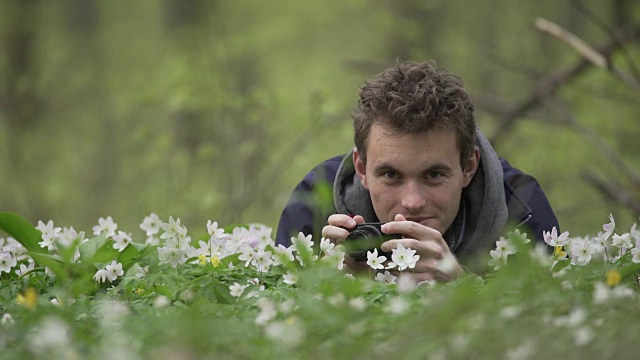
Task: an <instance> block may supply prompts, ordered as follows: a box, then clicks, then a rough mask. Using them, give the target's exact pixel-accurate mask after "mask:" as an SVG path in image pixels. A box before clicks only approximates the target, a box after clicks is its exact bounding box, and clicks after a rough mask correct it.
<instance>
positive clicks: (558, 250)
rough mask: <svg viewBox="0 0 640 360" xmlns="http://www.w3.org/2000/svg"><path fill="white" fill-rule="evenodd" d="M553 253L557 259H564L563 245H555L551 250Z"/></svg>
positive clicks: (565, 254)
mask: <svg viewBox="0 0 640 360" xmlns="http://www.w3.org/2000/svg"><path fill="white" fill-rule="evenodd" d="M553 255H555V256H556V257H557V258H559V259H564V258H565V257H566V256H567V253H566V252H565V251H564V247H562V246H556V247H555V249H554V250H553Z"/></svg>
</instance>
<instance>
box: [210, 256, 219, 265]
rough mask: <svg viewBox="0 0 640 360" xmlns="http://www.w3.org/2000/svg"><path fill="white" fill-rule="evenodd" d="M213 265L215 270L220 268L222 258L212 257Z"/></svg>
mask: <svg viewBox="0 0 640 360" xmlns="http://www.w3.org/2000/svg"><path fill="white" fill-rule="evenodd" d="M211 265H213V267H214V268H217V267H218V266H220V258H219V257H218V255H213V256H212V257H211Z"/></svg>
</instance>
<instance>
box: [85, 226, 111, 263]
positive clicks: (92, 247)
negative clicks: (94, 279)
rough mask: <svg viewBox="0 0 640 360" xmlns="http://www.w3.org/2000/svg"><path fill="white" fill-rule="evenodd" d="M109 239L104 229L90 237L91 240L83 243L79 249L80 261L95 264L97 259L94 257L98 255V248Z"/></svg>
mask: <svg viewBox="0 0 640 360" xmlns="http://www.w3.org/2000/svg"><path fill="white" fill-rule="evenodd" d="M106 241H107V232H106V231H103V232H102V234H100V235H98V236H96V237H94V238H92V239H89V241H87V242H85V243H84V244H81V245H80V247H79V248H78V250H79V251H80V261H81V262H83V263H85V264H93V263H94V262H95V261H94V260H93V258H94V257H95V255H96V252H97V251H98V249H100V248H101V247H102V246H103V245H104V243H105V242H106Z"/></svg>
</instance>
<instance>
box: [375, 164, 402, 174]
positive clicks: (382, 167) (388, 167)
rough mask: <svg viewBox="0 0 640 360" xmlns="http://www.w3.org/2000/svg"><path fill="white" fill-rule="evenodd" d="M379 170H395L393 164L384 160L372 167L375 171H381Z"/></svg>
mask: <svg viewBox="0 0 640 360" xmlns="http://www.w3.org/2000/svg"><path fill="white" fill-rule="evenodd" d="M381 170H393V171H395V170H396V168H395V167H393V165H391V164H389V163H386V162H384V163H380V164H377V165H376V166H375V167H374V168H373V171H375V172H379V171H381Z"/></svg>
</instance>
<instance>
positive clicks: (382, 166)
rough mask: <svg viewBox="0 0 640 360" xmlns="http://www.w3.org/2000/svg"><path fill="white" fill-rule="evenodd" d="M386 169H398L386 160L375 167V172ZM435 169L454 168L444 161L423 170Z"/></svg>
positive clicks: (423, 171) (448, 170) (446, 169)
mask: <svg viewBox="0 0 640 360" xmlns="http://www.w3.org/2000/svg"><path fill="white" fill-rule="evenodd" d="M386 170H392V171H398V170H397V169H396V168H395V167H394V166H393V165H391V164H389V163H386V162H384V163H380V164H378V165H376V166H375V167H374V168H373V171H374V172H380V171H386ZM435 170H440V171H445V172H451V171H453V169H452V168H451V166H449V164H447V163H444V162H437V163H435V164H431V165H430V166H429V167H428V168H426V169H424V170H422V173H428V172H431V171H435Z"/></svg>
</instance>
